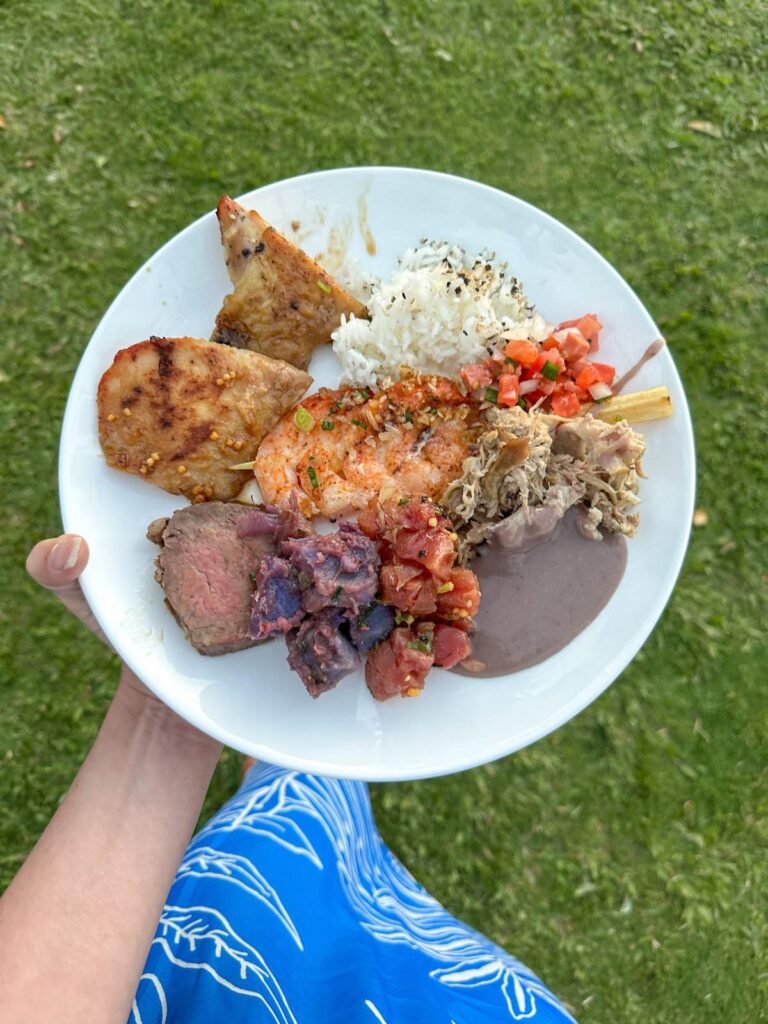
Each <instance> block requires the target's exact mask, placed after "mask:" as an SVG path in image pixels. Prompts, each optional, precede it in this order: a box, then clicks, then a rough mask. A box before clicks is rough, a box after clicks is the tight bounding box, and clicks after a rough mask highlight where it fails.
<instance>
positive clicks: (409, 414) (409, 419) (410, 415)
mask: <svg viewBox="0 0 768 1024" xmlns="http://www.w3.org/2000/svg"><path fill="white" fill-rule="evenodd" d="M405 422H406V423H413V413H412V412H411V410H410V409H406V410H405Z"/></svg>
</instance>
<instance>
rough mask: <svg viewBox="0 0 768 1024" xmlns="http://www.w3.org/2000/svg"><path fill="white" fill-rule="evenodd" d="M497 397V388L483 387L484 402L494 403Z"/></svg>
mask: <svg viewBox="0 0 768 1024" xmlns="http://www.w3.org/2000/svg"><path fill="white" fill-rule="evenodd" d="M498 398H499V389H498V388H486V389H485V400H486V402H493V404H494V405H495V404H496V402H497V401H498Z"/></svg>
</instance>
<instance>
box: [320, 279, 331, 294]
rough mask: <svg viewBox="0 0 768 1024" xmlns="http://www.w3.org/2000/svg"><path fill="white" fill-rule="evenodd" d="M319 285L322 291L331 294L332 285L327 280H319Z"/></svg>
mask: <svg viewBox="0 0 768 1024" xmlns="http://www.w3.org/2000/svg"><path fill="white" fill-rule="evenodd" d="M317 287H318V288H319V289H320V291H321V292H325V294H326V295H330V294H331V286H330V285H329V284H327V283H326V282H325V281H318V282H317Z"/></svg>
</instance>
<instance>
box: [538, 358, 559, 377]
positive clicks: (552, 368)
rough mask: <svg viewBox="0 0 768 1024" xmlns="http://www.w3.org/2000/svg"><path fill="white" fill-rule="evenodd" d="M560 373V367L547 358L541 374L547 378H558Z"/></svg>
mask: <svg viewBox="0 0 768 1024" xmlns="http://www.w3.org/2000/svg"><path fill="white" fill-rule="evenodd" d="M559 373H560V367H559V366H557V365H556V364H555V363H550V361H549V360H547V361H546V363H544V365H543V366H542V368H541V375H542V377H546V378H547V380H557V378H558V375H559Z"/></svg>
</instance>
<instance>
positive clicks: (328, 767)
mask: <svg viewBox="0 0 768 1024" xmlns="http://www.w3.org/2000/svg"><path fill="white" fill-rule="evenodd" d="M366 174H368V175H371V176H373V175H377V176H386V177H389V176H396V175H403V174H405V175H412V176H415V177H422V178H431V179H442V180H444V181H446V182H448V183H454V184H455V183H460V184H461V185H462V186H470V187H472V188H473V189H478V190H480V191H481V192H486V193H489V194H492V195H495V196H498V197H500V198H501V199H502V200H503V201H504V202H505V203H509V202H512V204H513V205H516V206H518V207H520V208H521V209H524V210H526V211H532V212H533V213H534V214H535V215H536V216H537V217H541V218H544V220H545V222H547V223H549V224H550V225H552V226H554V227H555V228H556V229H557V230H558V231H564V232H566V234H567V235H569V236H571V238H572V239H575V241H576V242H577V243H578V244H579V245H581V246H586V248H587V249H588V250H589V251H590V252H591V254H592V256H593V257H596V258H597V261H598V263H599V264H600V265H601V266H602V269H603V271H604V272H608V273H609V274H610V276H611V277H613V278H614V279H615V280H616V281H617V283H618V284H619V285H620V286H621V287H622V288H624V289H626V290H628V291H629V293H630V294H631V296H632V297H633V298H634V300H635V302H636V303H637V304H638V306H639V307H640V309H642V310H643V312H644V313H645V315H646V316H647V317H648V319H649V321H650V323H651V324H652V325H653V328H654V330H655V331H656V332H657V333H658V335H659V336H663V335H662V332H661V331H660V329H659V327H658V325H657V324H656V322H655V320H654V319H653V317H652V316H651V314H650V312H649V311H648V309H647V307H646V306H645V304H644V303H643V302H642V300H641V299H640V297H639V296H638V295H637V293H636V292H635V290H634V288H633V287H632V286H631V285H630V284H629V283H628V282H627V281H626V280H625V279H624V278H623V277H622V275H621V274H620V273H619V271H618V270H617V269H616V268H615V267H614V266H613V265H612V264H611V263H609V262H608V260H607V259H606V258H605V257H604V256H603V255H602V254H601V253H600V252H599V251H598V250H597V249H595V248H594V246H593V245H592V244H591V243H590V242H588V241H587V240H586V239H584V238H582V236H581V235H579V234H578V233H577V232H576V231H575V230H573V229H572V228H570V227H569V226H568V225H567V224H564V223H563V222H562V221H559V220H558V219H557V218H556V217H554V216H553V215H552V214H550V213H547V212H546V211H545V210H542V209H540V208H539V207H537V206H535V205H534V204H532V203H529V202H528V201H527V200H525V199H521V198H520V197H519V196H516V195H513V194H512V193H509V192H505V191H504V190H503V189H500V188H497V187H496V186H493V185H488V184H486V183H484V182H480V181H477V180H475V179H473V178H469V177H466V176H462V175H455V174H450V173H448V172H445V171H438V170H431V169H429V168H420V167H407V166H401V165H390V164H382V165H375V164H374V165H361V166H345V167H335V168H325V169H323V170H319V171H309V172H306V173H303V174H297V175H292V176H291V177H288V178H280V179H276V180H274V181H270V182H265V183H264V184H263V185H260V186H258V187H257V188H254V189H251V190H249V191H247V192H244V193H241V194H240V195H239V196H238V197H237V198H238V201H240V200H243V199H247V197H253V196H254V195H256V194H259V193H263V192H267V191H269V190H270V189H274V188H277V187H284V186H287V185H300V184H302V183H306V182H307V181H308V180H314V181H316V180H318V179H322V178H330V177H334V178H338V177H346V176H364V175H366ZM250 201H252V200H250ZM213 215H215V207H214V208H212V209H209V210H207V211H206V212H204V213H202V214H200V215H199V216H198V217H196V218H195V219H194V220H192V221H191V222H190V223H189V224H187V225H185V227H183V228H182V229H181V230H180V231H178V232H177V233H176V234H175V235H173V236H172V237H171V238H168V239H167V240H166V241H165V242H164V243H163V244H162V245H161V246H160V247H159V248H158V249H156V250H155V251H154V252H153V253H152V254H151V255H150V256H149V257H148V258H147V259H146V260H144V262H143V263H141V265H140V266H139V267H138V268H137V269H136V271H135V272H134V273H133V274H131V276H130V277H129V278H128V280H127V281H126V282H125V284H124V285H123V286H122V287H121V288H120V289H119V291H118V292H117V294H116V295H115V296H114V298H113V299H112V301H111V302H110V303H109V305H108V306H107V308H106V309H105V310H104V312H103V313H102V315H101V316H100V318H99V320H98V322H97V324H96V326H95V327H94V329H93V331H92V333H91V336H90V338H89V339H88V342H87V344H86V345H85V346H84V348H83V349H82V352H81V354H80V359H79V361H78V365H77V368H76V370H75V373H74V375H73V377H72V381H71V384H70V387H69V391H68V394H67V402H66V407H65V411H64V416H63V417H62V421H61V428H60V433H59V451H58V459H57V466H58V496H59V506H60V510H61V517H62V523H63V526H64V530H65V532H69V524H71V523H72V511H71V505H70V496H69V493H68V486H67V478H66V474H65V473H64V472H63V469H64V466H63V463H64V460H65V457H66V456H65V447H64V439H65V437H67V435H68V433H69V432H70V431H71V421H72V420H73V419H74V416H75V413H74V408H75V405H76V402H77V398H76V397H75V396H76V395H77V394H78V384H79V378H80V377H81V375H84V374H85V371H84V369H83V363H84V356H85V353H86V352H87V350H88V348H89V347H90V345H91V343H92V341H93V338H94V337H95V336H96V334H97V333H98V331H99V329H100V328H101V326H102V324H103V323H104V321H105V320H106V319H107V317H108V316H109V315H110V313H111V312H112V310H113V308H114V307H115V306H116V305H117V304H118V303H119V301H120V300H121V298H122V296H123V294H124V293H125V292H126V291H128V290H129V289H130V288H131V286H132V285H133V283H134V281H135V280H136V279H137V278H139V277H140V275H141V274H142V273H143V272H144V271H145V268H146V267H147V266H148V265H150V264H151V263H152V262H153V261H155V260H157V259H158V258H160V257H161V255H162V254H163V253H164V252H165V251H166V250H167V249H168V248H169V247H170V246H171V245H173V244H176V243H177V242H178V241H180V239H182V238H183V237H184V235H186V234H187V233H191V232H192V231H193V230H194V229H195V228H196V227H197V226H198V225H199V224H200V222H202V221H204V220H206V219H207V218H210V217H211V216H213ZM668 355H669V366H670V371H671V374H672V375H673V378H674V381H675V383H676V385H677V388H678V390H679V393H680V395H681V397H682V402H681V403H679V404H678V406H677V407H676V409H675V415H676V416H677V417H678V422H679V428H678V429H679V434H680V436H681V438H683V439H684V445H685V448H686V449H687V453H686V454H687V456H688V458H687V460H686V461H687V462H688V466H689V472H688V476H687V479H686V480H684V481H682V482H683V483H684V484H685V487H686V492H685V493H686V495H687V501H686V512H687V519H688V522H689V527H688V531H687V533H686V535H685V538H684V542H683V543H681V544H680V547H679V550H678V551H677V553H676V557H675V558H674V560H673V561H672V562H671V564H670V568H672V569H673V572H672V573H671V574H670V577H669V582H668V583H667V584H666V586H665V587H664V588H663V589H662V591H661V592H660V594H659V600H658V602H657V607H658V611H656V612H655V613H654V614H651V615H646V617H645V621H644V622H643V623H642V625H641V627H640V628H639V629H638V630H637V631H636V632H635V633H634V634H633V641H632V643H631V645H629V647H628V649H625V650H624V651H622V652H619V653H617V654H616V655H615V656H614V658H613V659H612V660H611V661H609V662H608V663H606V664H603V665H601V666H600V668H599V670H598V671H597V672H596V673H595V676H594V677H593V679H592V681H591V683H590V684H589V685H588V686H585V687H584V688H583V689H582V690H581V691H580V692H579V694H578V695H577V696H575V697H574V698H572V699H571V700H570V701H568V702H566V703H564V704H561V705H559V706H558V709H557V711H556V712H554V713H553V714H551V715H550V716H549V717H546V718H544V719H542V720H541V721H539V722H538V723H537V725H536V726H531V727H530V728H529V729H528V730H526V731H525V732H523V733H522V734H520V733H516V735H515V739H514V740H513V741H512V742H510V741H509V740H499V741H497V742H496V743H495V744H494V745H493V746H492V747H490V748H488V749H487V750H485V751H484V752H483V754H482V755H481V756H470V757H464V758H458V759H457V760H455V761H454V762H452V763H451V764H448V765H440V766H438V767H436V768H435V767H430V766H429V764H422V765H417V766H413V765H412V764H411V767H407V766H406V767H405V768H404V769H403V770H398V767H397V766H394V767H389V768H386V769H382V766H381V765H378V764H376V763H374V762H371V761H370V760H367V761H361V762H357V763H356V764H354V765H348V764H343V763H333V762H332V761H329V760H319V759H317V758H308V757H299V756H297V755H293V754H290V753H282V752H281V751H279V750H275V749H274V748H273V747H271V746H270V745H269V744H267V743H263V742H262V743H252V744H246V745H245V746H246V748H247V749H245V750H244V744H243V740H242V738H241V737H239V736H236V735H234V734H233V733H231V732H230V730H228V729H226V728H224V727H222V726H219V725H218V724H217V723H214V722H212V721H211V720H210V719H209V718H208V717H207V716H206V715H205V714H204V713H203V712H202V710H201V709H198V708H195V707H190V706H185V707H184V709H183V710H181V708H180V706H179V705H180V703H181V702H179V701H176V700H174V699H173V695H171V696H170V697H169V696H168V695H166V694H163V695H162V696H160V695H159V694H157V693H156V690H155V689H154V687H153V686H152V685H151V684H150V683H149V682H147V681H145V685H146V686H147V687H148V688H149V689H150V690H151V691H152V692H153V693H156V695H157V696H158V697H159V699H161V700H162V701H163V703H165V704H166V705H167V706H168V707H170V708H171V710H173V711H174V712H175V713H176V714H178V715H179V716H180V717H181V718H183V719H184V720H185V721H188V722H190V724H192V725H194V726H195V727H196V728H198V729H199V730H200V731H202V732H204V733H205V734H207V735H209V736H212V737H213V738H215V739H217V740H219V741H221V742H222V743H225V744H227V745H228V746H231V747H233V748H234V749H236V750H240V751H243V752H244V753H250V754H251V755H252V756H255V757H257V758H259V759H261V760H265V761H270V762H271V763H274V764H279V765H281V766H283V767H285V768H288V769H290V770H295V771H303V772H309V773H313V774H319V775H325V776H329V777H337V778H347V779H359V780H363V781H369V782H399V781H406V780H417V779H424V778H438V777H441V776H443V775H450V774H455V773H458V772H462V771H467V770H469V769H471V768H475V767H478V766H481V765H483V764H488V763H491V762H493V761H496V760H498V759H500V758H502V757H506V756H508V755H510V754H513V753H516V752H517V751H518V750H522V749H524V748H525V747H527V746H530V745H531V744H532V743H535V742H536V741H537V740H539V739H543V738H544V737H545V736H547V735H549V734H550V733H552V732H554V731H555V730H557V729H559V728H560V727H561V726H562V725H564V724H565V723H566V722H568V721H570V720H571V719H572V718H575V717H576V716H577V715H578V714H579V713H580V712H581V711H583V710H584V709H585V708H586V707H588V706H589V705H590V704H592V703H593V702H594V701H595V700H596V699H597V698H598V697H599V696H600V695H601V694H602V693H604V692H605V691H606V690H607V689H608V687H609V686H611V685H612V684H613V683H614V682H616V681H617V679H618V678H619V676H620V675H621V674H622V672H623V671H624V670H625V669H626V668H627V666H628V665H629V664H630V663H631V662H632V661H633V660H634V658H635V657H636V656H637V654H638V653H639V651H640V650H641V649H642V647H643V646H644V645H645V643H646V641H647V640H648V637H649V636H650V634H651V633H652V631H653V630H654V628H655V627H656V625H657V624H658V622H659V621H660V619H661V617H662V615H663V614H664V611H665V610H666V608H667V605H668V604H669V600H670V598H671V596H672V593H673V591H674V588H675V586H676V585H677V582H678V579H679V576H680V571H681V569H682V565H683V562H684V560H685V556H686V553H687V550H688V546H689V543H690V536H691V530H692V515H693V509H694V507H695V500H696V448H695V436H694V430H693V422H692V418H691V414H690V408H689V405H688V400H687V395H686V393H685V389H684V387H683V382H682V379H681V377H680V373H679V371H678V369H677V366H676V364H675V360H674V357H673V356H672V353H671V352H669V351H668ZM72 497H74V496H72ZM81 586H82V589H83V593H84V594H85V597H86V599H87V600H88V601H89V604H90V596H91V587H90V582H89V576H88V571H87V570H86V572H85V574H84V575H83V577H81ZM93 614H94V616H95V617H96V619H97V621H98V622H99V625H100V626H101V628H102V630H103V632H104V634H105V635H106V637H107V639H108V641H109V643H110V644H111V646H112V648H113V650H115V651H118V649H121V653H120V655H119V656H120V657H121V659H122V660H123V661H124V662H125V663H126V664H127V665H128V667H129V668H130V669H132V670H133V671H136V669H135V667H134V664H133V663H132V662H133V659H132V657H131V654H132V651H131V649H130V647H128V648H126V651H125V653H122V649H123V648H124V647H125V645H123V644H119V645H118V644H117V643H116V642H115V638H114V637H113V635H112V631H111V630H110V629H109V628H108V627H107V626H105V624H104V623H103V622H102V620H101V618H100V617H99V615H98V614H97V612H96V611H95V610H94V612H93ZM136 674H137V675H138V676H139V677H140V678H141V675H140V673H139V672H136Z"/></svg>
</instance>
